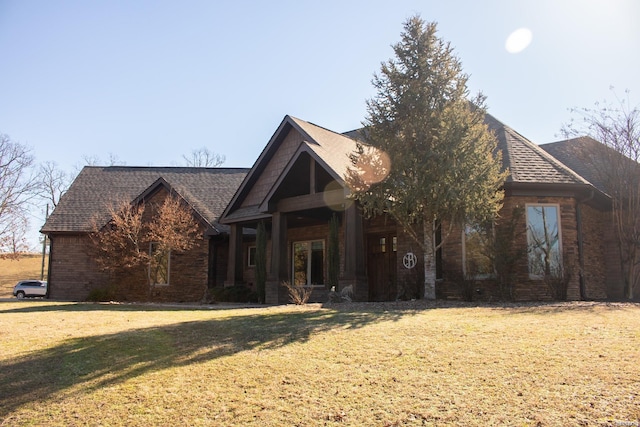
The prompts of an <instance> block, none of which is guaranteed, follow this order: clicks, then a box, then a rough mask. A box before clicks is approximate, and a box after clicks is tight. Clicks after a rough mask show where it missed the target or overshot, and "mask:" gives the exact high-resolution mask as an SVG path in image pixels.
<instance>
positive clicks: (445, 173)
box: [347, 16, 506, 299]
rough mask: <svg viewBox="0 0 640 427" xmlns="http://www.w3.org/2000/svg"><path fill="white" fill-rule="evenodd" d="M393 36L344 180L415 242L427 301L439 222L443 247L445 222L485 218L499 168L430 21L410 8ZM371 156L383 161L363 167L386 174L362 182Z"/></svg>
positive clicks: (371, 211)
mask: <svg viewBox="0 0 640 427" xmlns="http://www.w3.org/2000/svg"><path fill="white" fill-rule="evenodd" d="M401 38H402V39H401V41H400V42H399V43H397V44H395V45H394V46H393V49H394V52H395V58H393V59H390V60H389V61H387V62H386V63H383V64H382V66H381V70H380V73H379V74H376V75H374V78H373V85H374V87H375V89H376V91H377V93H376V96H375V97H374V98H373V99H371V100H368V101H367V117H366V120H365V122H364V126H365V128H364V132H363V135H364V137H365V143H364V144H360V145H359V147H358V152H357V153H356V154H354V155H353V156H352V161H353V164H354V168H353V169H352V170H351V171H350V173H349V176H348V177H347V181H348V182H349V183H350V185H351V186H352V190H353V191H354V196H355V198H356V199H357V200H358V201H359V202H360V203H361V204H362V206H363V208H364V211H365V213H366V214H368V215H379V214H382V213H387V214H389V215H391V216H392V217H393V218H394V219H395V220H396V221H397V223H398V224H399V225H400V226H401V227H402V228H403V229H404V231H405V232H407V233H408V234H409V235H410V236H411V237H412V238H413V239H414V240H415V242H416V243H417V244H418V246H419V247H420V248H421V250H422V252H423V254H424V276H425V277H424V281H425V283H424V285H425V298H429V299H433V298H435V279H436V274H435V255H436V251H437V249H438V247H436V243H435V242H436V240H435V230H436V228H437V227H438V226H439V225H443V226H445V228H444V230H445V231H444V232H443V236H442V239H440V241H439V245H442V243H443V242H444V241H446V237H447V234H448V233H446V230H451V228H452V227H453V226H454V225H460V226H462V225H463V224H465V223H474V224H481V223H486V221H489V220H491V219H493V218H494V217H495V215H496V213H497V211H498V210H499V209H500V207H501V202H502V198H503V193H502V191H501V190H500V188H501V186H502V184H503V183H504V179H505V176H506V174H505V173H501V172H500V169H501V160H500V156H499V155H498V154H496V143H497V142H496V139H495V136H494V135H493V134H492V133H491V132H490V131H489V130H488V128H487V126H486V124H485V123H484V116H485V107H484V100H485V99H484V97H483V96H482V95H481V94H479V95H478V96H477V97H475V98H474V99H473V100H469V98H468V95H469V92H468V89H467V78H468V77H467V76H466V75H465V74H464V73H463V72H462V65H461V63H460V60H459V59H458V58H457V57H456V56H455V55H454V53H453V49H452V48H451V47H450V45H449V43H445V42H444V41H442V40H441V39H440V38H438V37H437V36H436V24H435V23H425V22H424V21H423V20H422V19H421V18H420V17H419V16H414V17H412V18H409V19H408V20H407V21H406V22H405V24H404V32H403V33H402V35H401ZM387 159H388V160H387ZM371 164H375V165H376V167H377V168H378V169H380V168H382V169H383V170H382V171H380V170H378V173H374V174H372V175H374V176H385V178H384V179H382V180H381V181H380V182H377V181H379V179H376V180H374V181H371V182H368V181H367V177H368V176H369V175H371V174H370V173H368V172H369V171H368V169H370V168H371ZM367 165H369V166H367ZM363 171H366V173H364V172H363Z"/></svg>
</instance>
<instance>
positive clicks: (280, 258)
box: [265, 212, 288, 304]
mask: <svg viewBox="0 0 640 427" xmlns="http://www.w3.org/2000/svg"><path fill="white" fill-rule="evenodd" d="M284 280H288V274H287V217H286V215H284V214H282V213H281V212H274V213H273V214H272V216H271V269H270V271H269V274H268V277H267V283H266V285H265V299H266V303H267V304H279V303H283V302H286V292H285V290H284V289H283V287H282V286H281V283H282V281H284Z"/></svg>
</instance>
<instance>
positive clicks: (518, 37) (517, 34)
mask: <svg viewBox="0 0 640 427" xmlns="http://www.w3.org/2000/svg"><path fill="white" fill-rule="evenodd" d="M531 40H533V33H531V30H530V29H528V28H519V29H517V30H515V31H514V32H513V33H511V34H509V37H507V41H506V42H505V43H504V48H505V49H506V50H507V52H509V53H520V52H522V51H523V50H525V49H526V48H527V47H528V46H529V45H530V44H531Z"/></svg>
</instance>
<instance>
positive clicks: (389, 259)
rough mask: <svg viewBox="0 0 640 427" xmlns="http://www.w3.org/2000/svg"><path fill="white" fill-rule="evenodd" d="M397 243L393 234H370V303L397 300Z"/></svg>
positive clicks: (368, 258) (368, 254)
mask: <svg viewBox="0 0 640 427" xmlns="http://www.w3.org/2000/svg"><path fill="white" fill-rule="evenodd" d="M396 243H397V239H396V236H394V235H392V234H370V235H369V236H368V238H367V274H368V277H369V301H395V299H396V296H397V291H398V290H397V285H396V271H397V266H396V262H397V257H396V253H397V252H396Z"/></svg>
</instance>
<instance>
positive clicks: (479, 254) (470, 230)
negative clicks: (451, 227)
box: [462, 225, 495, 279]
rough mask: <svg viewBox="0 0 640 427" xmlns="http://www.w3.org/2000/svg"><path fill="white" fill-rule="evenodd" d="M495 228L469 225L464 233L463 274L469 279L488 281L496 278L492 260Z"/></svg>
mask: <svg viewBox="0 0 640 427" xmlns="http://www.w3.org/2000/svg"><path fill="white" fill-rule="evenodd" d="M492 239H493V226H491V225H487V226H480V225H467V226H466V227H465V229H464V232H463V233H462V244H463V247H464V251H463V254H464V257H463V272H464V275H465V277H466V278H469V279H487V278H490V277H494V276H495V269H494V267H493V261H492V259H491V253H492V248H491V242H492Z"/></svg>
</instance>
